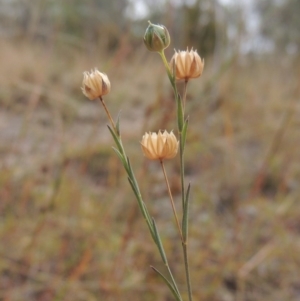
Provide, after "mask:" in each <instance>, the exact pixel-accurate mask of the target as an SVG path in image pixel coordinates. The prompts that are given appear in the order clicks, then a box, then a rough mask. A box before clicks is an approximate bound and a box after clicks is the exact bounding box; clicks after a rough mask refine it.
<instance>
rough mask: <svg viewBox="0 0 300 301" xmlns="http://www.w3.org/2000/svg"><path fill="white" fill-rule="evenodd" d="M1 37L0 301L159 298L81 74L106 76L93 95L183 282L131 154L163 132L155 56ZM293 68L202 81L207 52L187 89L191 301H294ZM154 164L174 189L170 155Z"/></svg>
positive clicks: (248, 70)
mask: <svg viewBox="0 0 300 301" xmlns="http://www.w3.org/2000/svg"><path fill="white" fill-rule="evenodd" d="M1 45H2V47H1V49H0V58H1V59H0V60H1V61H0V65H1V71H2V72H1V74H0V83H1V89H0V105H1V109H0V115H1V116H0V141H1V143H0V145H1V146H0V152H1V171H0V199H1V202H0V217H1V218H0V238H1V245H0V300H5V301H18V300H20V301H21V300H22V301H24V300H37V301H48V300H56V301H58V300H66V301H67V300H72V301H77V300H78V301H79V300H85V301H93V300H132V301H135V300H143V301H147V300H149V301H150V300H171V299H170V297H169V293H168V291H167V290H166V288H165V287H164V285H163V283H161V281H160V279H157V277H156V275H154V274H153V272H152V271H151V269H150V268H149V265H150V264H151V265H154V266H157V267H159V268H162V267H161V263H160V260H159V256H158V254H157V252H156V250H155V249H154V247H153V245H152V242H151V238H150V235H148V232H147V229H146V227H145V225H144V223H143V220H142V218H141V215H140V214H139V212H138V209H137V204H136V203H135V200H134V197H133V194H132V192H131V191H130V189H129V187H128V186H129V185H128V183H127V181H126V179H125V177H124V173H123V171H122V170H121V168H120V165H119V162H118V159H117V158H116V156H115V155H114V153H113V151H112V150H111V145H112V139H111V138H110V136H109V135H108V131H107V129H106V126H105V124H106V119H105V115H104V112H102V110H101V107H100V105H99V104H97V103H96V102H89V101H87V100H85V99H84V96H83V95H82V94H81V92H80V84H81V79H82V72H83V71H84V70H87V69H90V68H92V67H94V66H98V67H99V68H100V69H101V70H103V71H105V72H107V73H108V75H109V77H110V79H111V82H112V87H113V88H112V93H111V94H110V95H109V96H108V97H106V102H107V104H108V106H109V107H110V109H111V111H112V112H113V114H114V116H116V115H117V114H118V111H119V110H120V109H121V110H122V114H121V122H122V123H121V126H122V129H123V141H125V144H126V148H127V149H128V153H129V155H130V157H131V158H132V160H133V165H134V168H135V170H136V172H137V174H138V175H139V177H140V178H141V179H143V181H142V183H141V186H142V190H143V192H144V195H145V200H146V201H147V203H149V207H150V209H151V213H152V214H153V215H154V216H155V217H156V220H157V221H158V226H159V227H160V228H161V229H162V230H164V231H161V232H163V233H164V237H163V239H164V240H165V244H166V251H167V252H168V254H169V257H170V259H172V262H171V265H172V266H173V269H174V270H175V271H176V272H175V275H177V278H178V282H179V284H180V286H182V287H183V288H184V287H185V286H184V285H185V282H184V275H183V273H182V272H181V271H182V268H183V266H182V264H181V262H182V260H181V255H180V251H179V250H180V245H178V243H177V242H178V240H177V237H176V231H175V230H176V229H175V227H174V224H173V221H172V216H171V210H170V208H169V203H168V202H167V200H166V191H165V187H164V185H163V182H162V181H161V180H162V174H161V173H160V171H159V169H158V167H159V166H157V164H156V163H154V162H146V161H145V160H144V158H143V156H142V153H141V151H140V147H139V140H140V139H141V135H142V134H143V132H144V130H155V129H158V128H161V129H163V128H168V129H172V128H174V129H175V128H176V125H175V124H174V121H173V115H174V104H173V102H172V94H171V90H169V89H168V88H167V87H168V85H167V84H168V82H167V78H166V75H165V74H164V70H163V68H162V65H161V64H160V61H159V57H158V56H156V55H154V54H151V53H148V52H146V50H144V49H143V48H141V49H139V50H137V51H135V52H130V51H128V49H127V48H126V47H125V48H124V49H120V51H119V52H117V53H116V54H114V55H112V56H107V55H105V54H102V55H99V54H97V53H94V52H92V53H89V51H85V50H84V49H76V48H75V50H74V49H73V48H71V47H68V46H65V45H63V46H62V45H56V44H55V43H54V44H53V45H52V46H51V47H44V46H41V45H35V44H28V43H20V44H19V45H16V44H13V43H11V42H9V41H1ZM275 62H276V64H275ZM297 64H298V67H299V62H293V64H292V62H290V61H288V60H287V61H286V62H285V61H278V60H276V58H274V59H271V58H270V59H269V60H257V61H255V60H251V61H250V60H249V61H245V62H240V61H238V60H236V61H233V62H232V63H231V65H230V66H229V67H228V69H226V71H223V72H222V73H221V74H220V77H219V79H218V81H216V82H214V84H213V86H212V85H211V78H212V75H211V69H210V63H209V60H207V64H206V70H205V73H204V75H203V77H202V79H200V80H199V81H197V82H191V85H190V87H189V93H188V103H187V111H188V112H189V115H190V133H189V137H188V145H187V152H186V157H187V163H186V168H187V178H188V181H190V182H191V183H192V199H193V203H192V210H191V226H190V261H191V271H192V281H193V287H194V295H195V299H196V300H203V301H204V300H209V301H214V300H215V301H219V300H222V301H227V300H228V301H231V300H239V301H242V300H249V301H256V300H257V301H258V300H265V301H268V300H269V301H277V300H278V301H279V300H289V301H293V300H299V294H300V286H299V278H300V272H299V271H300V267H299V265H300V259H299V250H300V243H299V238H298V237H299V229H300V224H299V220H300V205H299V192H300V188H299V178H300V165H299V162H300V155H299V148H298V141H299V120H300V118H299V117H300V106H299V94H300V93H299V77H300V74H299V72H298V71H297V70H300V68H298V69H296V68H295V66H296V65H297ZM297 72H298V73H297ZM216 92H217V93H216ZM167 168H168V172H169V174H170V177H171V185H172V187H173V189H174V191H175V193H176V191H177V192H178V185H179V184H178V183H179V179H178V176H177V171H178V168H179V166H178V163H176V162H174V163H172V162H168V164H167ZM149 183H151V189H150V185H149ZM177 198H178V199H179V195H177ZM178 203H180V202H178Z"/></svg>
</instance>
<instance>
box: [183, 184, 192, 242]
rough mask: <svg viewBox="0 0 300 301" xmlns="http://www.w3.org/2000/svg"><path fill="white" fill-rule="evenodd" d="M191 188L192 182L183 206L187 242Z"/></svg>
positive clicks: (184, 238)
mask: <svg viewBox="0 0 300 301" xmlns="http://www.w3.org/2000/svg"><path fill="white" fill-rule="evenodd" d="M190 188H191V184H189V186H188V188H187V191H186V197H185V203H184V208H183V217H182V236H183V240H184V242H185V243H186V242H187V238H188V222H189V197H190Z"/></svg>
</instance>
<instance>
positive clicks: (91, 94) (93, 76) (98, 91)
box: [81, 68, 110, 100]
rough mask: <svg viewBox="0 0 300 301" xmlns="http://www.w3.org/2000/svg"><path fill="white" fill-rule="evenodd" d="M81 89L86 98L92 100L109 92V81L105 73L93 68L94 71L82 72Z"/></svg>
mask: <svg viewBox="0 0 300 301" xmlns="http://www.w3.org/2000/svg"><path fill="white" fill-rule="evenodd" d="M81 90H82V92H83V94H84V95H85V96H86V97H87V98H89V99H90V100H93V99H95V98H97V97H101V96H103V95H106V94H108V93H109V92H110V81H109V79H108V77H107V75H106V74H105V73H101V72H100V71H99V70H97V69H96V68H95V70H94V71H93V70H92V71H91V72H88V71H86V72H84V73H83V81H82V87H81Z"/></svg>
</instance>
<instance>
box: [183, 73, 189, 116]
mask: <svg viewBox="0 0 300 301" xmlns="http://www.w3.org/2000/svg"><path fill="white" fill-rule="evenodd" d="M188 81H189V80H188V79H186V80H185V81H184V85H183V113H184V110H185V102H186V92H187V84H188Z"/></svg>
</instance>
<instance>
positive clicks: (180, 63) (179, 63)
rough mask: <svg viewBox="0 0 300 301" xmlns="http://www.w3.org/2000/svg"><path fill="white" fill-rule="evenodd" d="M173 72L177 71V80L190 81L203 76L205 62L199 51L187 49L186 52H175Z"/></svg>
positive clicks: (171, 64)
mask: <svg viewBox="0 0 300 301" xmlns="http://www.w3.org/2000/svg"><path fill="white" fill-rule="evenodd" d="M170 67H171V70H173V69H175V70H174V72H176V79H178V80H179V79H184V80H189V79H190V78H197V77H199V76H201V74H202V71H203V68H204V60H201V57H200V56H199V54H198V53H197V51H195V50H193V49H191V50H190V51H189V50H188V49H187V50H186V51H178V52H177V51H175V53H174V55H173V57H172V59H171V62H170Z"/></svg>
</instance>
